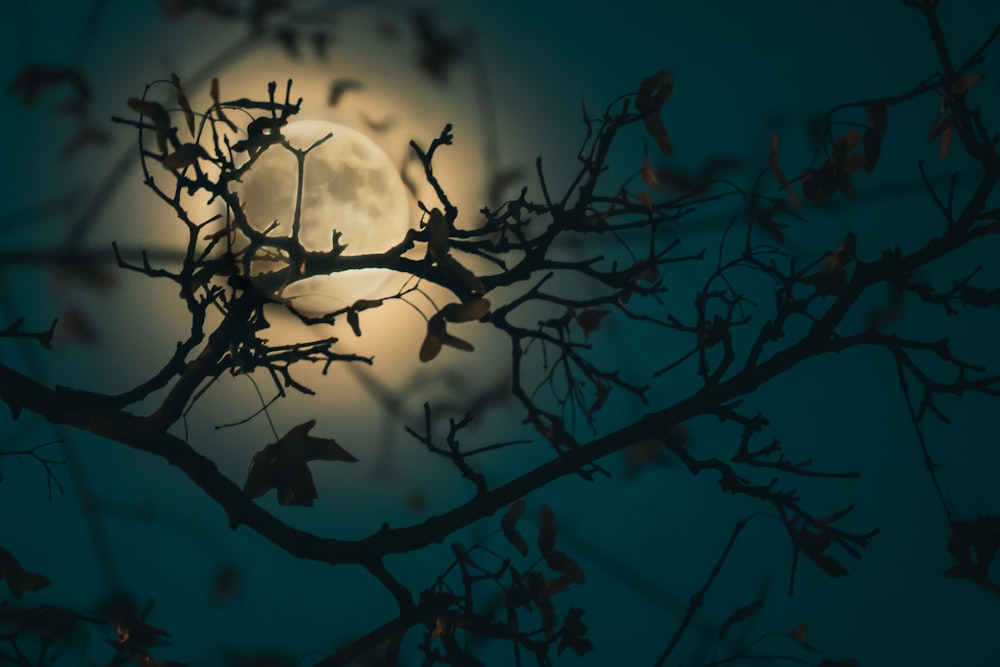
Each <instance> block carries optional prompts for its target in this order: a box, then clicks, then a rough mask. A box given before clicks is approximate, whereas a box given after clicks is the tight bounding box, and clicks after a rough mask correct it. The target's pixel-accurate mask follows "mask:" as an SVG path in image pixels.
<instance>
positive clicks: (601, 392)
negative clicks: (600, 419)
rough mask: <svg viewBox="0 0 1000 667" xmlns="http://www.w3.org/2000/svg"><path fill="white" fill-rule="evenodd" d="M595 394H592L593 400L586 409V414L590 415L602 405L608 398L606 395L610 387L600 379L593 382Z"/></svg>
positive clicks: (609, 391)
mask: <svg viewBox="0 0 1000 667" xmlns="http://www.w3.org/2000/svg"><path fill="white" fill-rule="evenodd" d="M595 389H596V394H595V396H594V402H593V403H592V404H591V406H590V409H588V410H587V414H588V415H590V416H591V417H593V416H594V414H595V413H596V412H597V411H598V410H600V409H601V408H602V407H604V403H605V401H607V400H608V395H609V394H610V393H611V388H610V387H608V385H606V384H604V383H603V382H601V381H600V380H598V381H597V382H596V383H595Z"/></svg>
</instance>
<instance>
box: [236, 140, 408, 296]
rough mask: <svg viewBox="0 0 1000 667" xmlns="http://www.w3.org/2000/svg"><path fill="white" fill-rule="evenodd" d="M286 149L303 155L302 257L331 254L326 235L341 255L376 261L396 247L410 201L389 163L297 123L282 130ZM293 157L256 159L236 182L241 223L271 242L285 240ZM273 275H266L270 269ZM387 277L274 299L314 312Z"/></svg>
mask: <svg viewBox="0 0 1000 667" xmlns="http://www.w3.org/2000/svg"><path fill="white" fill-rule="evenodd" d="M283 134H284V136H285V138H286V139H287V141H288V143H289V144H290V145H291V146H292V147H294V148H297V149H306V148H308V147H309V146H312V145H313V144H314V143H315V142H316V141H318V140H320V139H322V138H323V137H324V136H326V135H327V134H332V136H331V137H330V138H329V139H327V140H326V141H325V142H324V143H322V144H321V145H319V146H317V147H316V148H314V149H313V150H311V151H309V153H308V154H307V155H306V157H305V162H304V164H303V179H302V204H301V210H300V212H299V221H300V228H299V243H301V245H302V247H303V248H304V249H306V250H308V251H310V252H328V251H330V250H332V249H333V233H334V230H336V231H338V232H340V233H341V237H340V240H339V242H340V244H342V245H346V246H347V250H346V251H345V253H346V254H350V255H363V254H372V253H381V252H385V251H386V250H388V249H389V248H390V247H392V246H393V245H395V244H396V243H398V242H399V241H400V240H402V238H403V235H404V234H405V232H406V230H407V229H408V228H409V226H410V223H409V220H410V197H409V193H408V192H407V190H406V187H405V186H404V185H403V183H402V180H401V179H400V177H399V175H398V173H397V171H396V168H395V166H394V165H393V164H392V162H391V161H390V160H389V157H388V156H387V155H386V154H385V153H384V152H383V151H382V149H381V148H379V147H378V145H376V144H375V143H374V142H373V141H372V140H371V139H369V138H368V137H366V136H365V135H363V134H361V133H360V132H357V131H356V130H354V129H352V128H349V127H347V126H344V125H339V124H336V123H328V122H323V121H298V122H295V123H290V124H289V125H288V126H287V127H286V128H284V131H283ZM298 180H299V177H298V165H297V162H296V158H295V155H294V154H292V153H291V152H290V151H288V150H286V149H284V148H283V147H281V146H273V147H271V148H270V149H268V151H267V152H266V153H264V154H263V155H262V156H261V157H260V158H259V159H258V161H257V163H256V164H255V165H254V166H253V167H252V168H251V169H250V171H249V173H248V175H247V176H246V177H244V185H243V188H242V189H241V191H240V198H241V200H242V202H243V205H244V210H245V211H246V215H247V219H248V221H249V222H250V224H251V225H252V226H253V227H254V228H255V229H257V230H259V231H263V230H265V229H267V228H268V227H269V226H271V225H272V224H273V223H274V222H275V221H277V225H276V226H275V227H274V229H273V230H272V231H271V232H270V233H271V234H272V235H285V236H289V235H291V233H292V222H293V220H294V217H295V201H296V196H297V188H298ZM271 268H273V267H271ZM389 275H390V274H389V272H387V271H379V270H355V271H349V272H344V273H338V274H334V275H331V276H321V277H311V278H308V279H305V280H301V281H298V282H296V283H294V284H292V285H290V286H289V287H288V288H286V289H285V291H283V292H282V296H284V297H286V298H291V299H293V300H294V303H295V306H296V307H297V308H300V309H302V310H306V311H310V312H322V311H326V310H329V309H331V308H336V307H339V306H341V305H343V304H346V303H352V302H353V301H354V300H356V299H360V298H365V297H368V296H372V295H373V294H374V293H375V292H376V291H377V290H378V288H379V287H381V286H382V285H383V284H384V283H385V281H386V279H387V278H388V277H389Z"/></svg>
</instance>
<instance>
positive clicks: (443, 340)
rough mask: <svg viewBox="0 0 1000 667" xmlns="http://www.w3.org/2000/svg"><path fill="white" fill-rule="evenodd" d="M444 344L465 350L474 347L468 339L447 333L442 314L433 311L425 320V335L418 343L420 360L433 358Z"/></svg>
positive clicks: (470, 350) (470, 349) (468, 350)
mask: <svg viewBox="0 0 1000 667" xmlns="http://www.w3.org/2000/svg"><path fill="white" fill-rule="evenodd" d="M444 345H447V346H449V347H453V348H455V349H456V350H464V351H466V352H472V351H473V350H474V349H475V348H473V347H472V344H471V343H469V342H468V341H464V340H462V339H461V338H458V337H456V336H452V335H451V334H449V333H448V327H447V324H446V322H445V319H444V315H443V314H442V313H435V314H434V315H432V316H431V318H430V319H429V320H427V335H426V336H425V337H424V342H423V343H422V344H421V345H420V354H419V358H420V361H423V362H427V361H430V360H431V359H434V358H435V357H436V356H437V355H438V354H440V353H441V348H442V347H443V346H444Z"/></svg>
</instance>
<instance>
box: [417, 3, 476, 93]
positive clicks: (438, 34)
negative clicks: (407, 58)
mask: <svg viewBox="0 0 1000 667" xmlns="http://www.w3.org/2000/svg"><path fill="white" fill-rule="evenodd" d="M413 27H414V31H415V32H416V35H417V43H418V48H417V56H416V60H417V64H418V65H419V66H420V68H421V69H422V70H424V72H425V73H426V74H427V75H428V76H430V77H431V78H432V79H435V80H437V81H439V82H444V81H447V79H448V72H449V70H450V69H451V68H452V67H453V66H454V65H455V63H456V62H457V61H458V60H459V59H460V58H461V57H462V55H463V54H464V51H465V50H464V49H463V48H462V45H461V43H460V42H459V41H458V39H456V38H454V37H452V36H451V35H446V34H445V33H443V32H442V31H441V30H439V29H438V27H437V26H436V25H434V22H433V20H432V19H431V17H430V15H429V14H428V13H426V12H424V11H418V12H416V13H415V14H414V15H413Z"/></svg>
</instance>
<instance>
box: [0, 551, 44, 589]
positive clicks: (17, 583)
mask: <svg viewBox="0 0 1000 667" xmlns="http://www.w3.org/2000/svg"><path fill="white" fill-rule="evenodd" d="M0 579H4V580H5V581H6V582H7V590H9V591H10V594H11V595H13V596H14V599H15V600H20V599H21V597H22V596H23V595H24V593H25V592H26V591H40V590H42V589H43V588H47V587H48V586H49V585H50V584H51V582H50V581H49V580H48V578H47V577H43V576H42V575H40V574H37V573H35V572H31V571H29V570H26V569H24V568H23V567H22V566H21V564H20V563H19V562H18V561H17V559H16V558H14V554H12V553H11V552H9V551H7V550H6V549H4V548H3V547H0Z"/></svg>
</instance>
